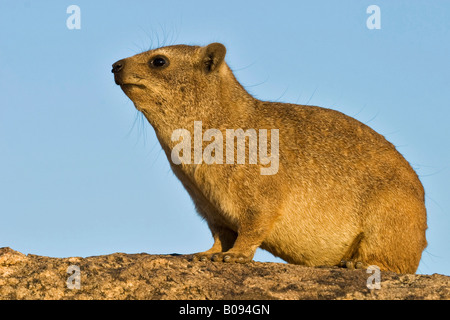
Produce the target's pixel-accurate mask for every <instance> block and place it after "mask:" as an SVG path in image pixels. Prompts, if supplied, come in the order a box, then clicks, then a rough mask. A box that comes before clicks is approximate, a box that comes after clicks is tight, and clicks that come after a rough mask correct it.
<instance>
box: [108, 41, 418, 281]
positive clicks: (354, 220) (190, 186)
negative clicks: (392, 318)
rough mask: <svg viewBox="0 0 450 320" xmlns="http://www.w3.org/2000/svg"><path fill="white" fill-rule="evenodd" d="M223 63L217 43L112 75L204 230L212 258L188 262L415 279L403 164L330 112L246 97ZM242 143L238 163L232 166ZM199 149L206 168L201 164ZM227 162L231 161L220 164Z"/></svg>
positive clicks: (146, 60) (135, 62)
mask: <svg viewBox="0 0 450 320" xmlns="http://www.w3.org/2000/svg"><path fill="white" fill-rule="evenodd" d="M225 52H226V50H225V47H224V46H223V45H222V44H218V43H213V44H210V45H208V46H205V47H198V46H186V45H176V46H169V47H162V48H158V49H155V50H150V51H147V52H144V53H141V54H138V55H135V56H132V57H130V58H126V59H123V60H120V61H118V62H116V63H115V64H114V65H113V70H112V72H113V73H114V76H115V81H116V83H117V84H118V85H120V86H121V88H122V90H123V91H124V92H125V94H126V95H127V96H128V97H129V98H130V99H131V100H132V101H133V102H134V104H135V106H136V108H137V109H138V110H140V111H141V112H142V113H143V114H144V115H145V117H146V118H147V119H148V121H149V122H150V124H151V125H152V126H153V128H154V129H155V132H156V135H157V137H158V139H159V141H160V143H161V146H162V148H163V150H164V151H165V153H166V155H167V158H168V160H169V162H170V163H171V167H172V169H173V171H174V173H175V175H176V176H177V177H178V178H179V179H180V180H181V182H182V183H183V185H184V187H185V188H186V190H187V191H188V193H189V194H190V196H191V197H192V199H193V201H194V203H195V206H196V209H197V211H198V213H199V214H200V215H201V216H202V217H203V218H204V219H205V220H206V221H207V223H208V226H209V228H210V229H211V232H212V235H213V238H214V244H213V246H212V248H211V249H209V250H207V251H205V252H202V253H198V254H196V255H195V256H194V257H195V259H200V260H204V259H212V260H214V261H225V262H233V261H236V262H248V261H251V260H252V258H253V255H254V253H255V250H256V249H257V248H258V247H261V248H263V249H266V250H268V251H269V252H271V253H272V254H274V255H275V256H278V257H281V258H282V259H284V260H286V261H287V262H290V263H297V264H304V265H308V266H319V265H329V266H333V265H339V264H340V263H342V261H343V262H344V265H346V266H347V267H351V266H352V265H355V264H356V266H357V267H360V266H365V265H377V266H378V267H380V268H381V269H382V270H391V271H395V272H401V273H414V272H415V271H416V269H417V267H418V264H419V260H420V258H421V254H422V251H423V249H424V248H425V247H426V244H427V242H426V239H425V231H426V228H427V224H426V210H425V204H424V190H423V187H422V185H421V183H420V181H419V179H418V177H417V175H416V173H415V172H414V170H413V169H412V168H411V166H410V165H409V163H408V162H407V161H406V160H405V159H404V158H403V157H402V155H401V154H400V153H398V152H397V151H396V149H395V148H394V146H393V145H392V144H391V143H389V142H388V141H386V139H385V138H384V137H383V136H381V135H379V134H378V133H376V132H375V131H373V130H372V129H371V128H369V127H368V126H366V125H364V124H362V123H360V122H358V121H357V120H355V119H353V118H351V117H348V116H346V115H344V114H342V113H340V112H338V111H334V110H330V109H325V108H320V107H314V106H305V105H294V104H287V103H274V102H265V101H260V100H257V99H255V98H253V97H252V96H251V95H250V94H249V93H247V91H246V90H245V89H244V88H243V87H242V86H241V85H240V84H239V82H238V81H237V80H236V79H235V77H234V76H233V73H232V72H231V70H230V69H229V67H228V66H227V64H226V63H225V61H224V57H225ZM238 129H242V131H243V132H244V134H247V137H246V138H244V139H245V140H242V139H241V140H240V142H239V141H238V140H239V138H236V139H234V138H233V137H231V138H232V139H231V140H230V141H228V140H227V139H226V137H227V130H228V131H230V130H235V132H237V130H238ZM208 130H214V131H208ZM242 131H241V133H242ZM211 132H214V134H210V133H211ZM264 132H265V134H266V136H264V135H261V133H264ZM208 133H209V134H208ZM251 133H256V134H257V143H258V148H261V145H264V143H266V145H265V146H266V149H264V150H266V151H268V152H267V155H269V156H270V155H271V156H272V157H271V158H270V159H272V160H273V162H272V163H269V162H268V161H265V162H264V161H263V160H264V158H263V157H262V154H261V152H260V153H258V154H257V157H256V158H255V157H254V156H255V155H254V153H252V150H253V151H254V150H255V149H252V148H253V147H251V146H250V145H251V143H250V140H251V139H253V138H254V136H252V135H251ZM258 133H259V136H258ZM199 136H200V138H199ZM191 138H192V141H193V142H192V143H191V141H188V140H189V139H191ZM264 138H265V140H264ZM274 138H275V139H274ZM185 139H187V140H185ZM199 139H200V140H199ZM231 141H233V142H236V144H231V143H230V144H226V142H231ZM213 142H214V143H215V144H214V148H211V146H212V143H213ZM243 143H244V144H245V145H244V147H245V156H246V157H245V162H244V163H242V161H239V160H235V159H237V157H238V154H239V150H238V149H239V148H240V147H242V145H243ZM181 144H182V145H183V146H184V148H181V149H180V145H181ZM222 145H223V148H222V153H221V147H222ZM208 146H209V149H208ZM199 147H200V154H199V152H198V148H199ZM230 148H231V149H230ZM212 149H213V152H211V150H212ZM175 150H177V151H178V155H179V156H178V157H174V152H175ZM180 150H182V151H180ZM206 150H209V151H210V156H211V157H210V158H209V160H211V159H212V160H214V161H207V160H206V159H203V158H202V155H203V156H204V155H205V153H206ZM259 150H260V151H261V149H259ZM230 151H231V154H232V155H233V157H234V155H236V158H233V159H232V160H233V161H230V160H229V158H228V157H226V159H225V154H226V155H227V156H228V153H229V152H230ZM201 152H205V153H203V154H202V153H201ZM233 152H234V153H233ZM241 152H242V149H241ZM199 155H200V158H199V157H198V156H199ZM241 156H242V154H241ZM252 156H253V158H252V159H253V160H252V161H251V160H250V158H251V157H252ZM180 159H182V160H183V161H180ZM255 159H256V160H257V161H256V162H255ZM267 159H268V158H266V159H265V160H267ZM269 165H270V166H272V168H271V169H273V170H272V172H271V173H270V172H269V174H267V173H265V174H262V173H263V170H264V169H267V167H268V166H269Z"/></svg>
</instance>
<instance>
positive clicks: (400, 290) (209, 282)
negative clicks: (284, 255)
mask: <svg viewBox="0 0 450 320" xmlns="http://www.w3.org/2000/svg"><path fill="white" fill-rule="evenodd" d="M70 266H75V267H72V268H73V269H74V270H75V271H73V270H72V271H71V272H70V273H67V271H68V268H69V267H70ZM77 268H79V269H77ZM69 270H70V269H69ZM76 270H79V279H80V283H79V284H80V288H79V289H77V288H76V284H77V282H76V279H77V276H78V273H77V271H76ZM370 276H371V274H369V273H366V271H365V270H346V269H340V268H310V267H304V266H298V265H290V264H282V263H262V262H252V263H250V264H245V265H242V264H223V263H213V262H190V261H189V256H183V255H149V254H124V253H115V254H111V255H104V256H94V257H87V258H80V257H73V258H50V257H43V256H36V255H31V254H30V255H24V254H22V253H20V252H17V251H14V250H12V249H10V248H0V299H84V300H90V299H166V300H167V299H169V300H179V299H183V300H185V299H187V300H192V299H200V300H204V299H208V300H211V299H212V300H216V299H258V300H259V299H264V300H266V299H447V300H448V299H450V277H448V276H444V275H439V274H434V275H411V274H396V273H392V272H381V275H380V278H381V283H380V284H381V288H380V289H372V290H369V289H368V288H367V285H366V284H367V279H368V278H369V277H370ZM68 280H69V281H68Z"/></svg>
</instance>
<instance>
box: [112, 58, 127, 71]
mask: <svg viewBox="0 0 450 320" xmlns="http://www.w3.org/2000/svg"><path fill="white" fill-rule="evenodd" d="M124 65H125V61H124V60H119V61H117V62H115V63H114V64H113V65H112V70H111V72H112V73H118V72H120V70H122V69H123V67H124Z"/></svg>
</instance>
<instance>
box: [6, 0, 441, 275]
mask: <svg viewBox="0 0 450 320" xmlns="http://www.w3.org/2000/svg"><path fill="white" fill-rule="evenodd" d="M0 4H1V10H0V61H1V62H2V67H1V71H0V75H1V76H0V247H3V246H9V247H11V248H13V249H15V250H18V251H21V252H23V253H33V254H38V255H46V256H54V257H67V256H92V255H102V254H109V253H113V252H127V253H136V252H147V253H155V254H156V253H175V252H176V253H193V252H198V251H203V250H206V249H208V248H209V247H210V245H211V244H212V239H211V236H210V232H209V230H208V227H207V226H206V224H205V223H204V222H203V221H202V220H201V219H200V218H199V216H198V215H197V214H196V213H195V211H194V207H193V204H192V202H191V200H190V199H189V197H188V195H187V193H186V192H185V191H184V189H183V187H182V186H181V184H180V183H179V182H178V180H177V179H176V178H175V176H174V175H173V174H172V173H171V171H170V168H169V164H168V161H167V159H166V157H165V155H164V154H163V152H162V151H161V148H160V146H159V144H158V142H157V140H156V137H155V135H154V132H153V129H152V128H151V127H150V125H149V124H148V123H146V121H145V120H144V119H143V118H142V117H141V116H140V115H139V114H138V113H137V111H136V110H135V108H134V106H133V104H132V102H131V101H129V99H128V98H127V97H126V96H125V95H124V94H123V92H122V91H121V90H120V88H119V87H117V86H116V85H115V84H114V81H113V76H112V74H111V72H110V70H111V64H112V63H113V62H115V61H117V60H119V59H121V58H125V57H128V56H131V55H134V54H136V53H139V52H142V51H145V50H147V49H149V48H150V47H156V46H158V44H163V43H165V44H179V43H183V44H196V45H206V44H208V43H211V42H222V43H223V44H225V45H226V47H227V56H226V61H227V63H228V64H229V65H230V67H231V68H232V69H233V70H234V71H235V75H236V77H237V78H238V80H239V81H240V82H241V83H242V84H243V85H244V86H245V87H246V88H247V89H248V91H249V92H250V93H252V94H253V95H254V96H255V97H257V98H259V99H263V100H277V101H282V102H293V103H302V104H312V105H319V106H323V107H328V108H333V109H337V110H339V111H341V112H344V113H346V114H348V115H350V116H354V117H355V118H357V119H358V120H360V121H362V122H364V123H367V124H368V125H370V126H371V127H372V128H374V129H375V130H376V131H378V132H379V133H381V134H383V135H384V136H385V137H386V138H387V139H388V140H389V141H391V142H392V143H394V144H395V145H396V146H397V147H398V150H399V151H400V152H401V153H402V154H403V155H404V156H405V158H406V159H407V160H408V161H409V162H410V163H411V164H412V166H413V167H414V168H415V169H416V171H417V172H418V174H419V176H420V178H421V181H422V183H423V185H424V187H425V191H426V205H427V210H428V225H429V230H428V232H427V238H428V242H429V246H428V248H427V249H426V250H425V252H424V253H423V256H422V261H421V264H420V266H419V270H418V273H423V274H432V273H442V274H447V275H450V233H449V229H450V228H449V227H450V197H449V184H450V183H449V181H450V171H449V163H450V142H449V133H450V129H449V125H448V119H449V117H450V59H449V58H448V57H450V41H449V39H450V19H449V18H448V17H449V16H450V3H449V2H447V1H400V0H398V1H385V0H383V1H308V2H306V1H278V2H276V3H274V2H272V1H270V2H269V1H226V2H224V1H223V2H211V1H78V0H74V1H60V0H59V1H31V0H29V1H23V0H15V1H5V0H1V1H0ZM72 4H75V5H78V6H79V7H80V9H81V29H79V30H69V29H68V28H67V26H66V19H67V18H68V17H69V14H67V13H66V9H67V7H68V6H69V5H72ZM372 4H375V5H378V6H379V7H380V10H381V29H379V30H369V29H368V28H367V27H366V20H367V18H368V17H369V14H367V13H366V9H367V7H368V6H369V5H372ZM255 259H256V260H259V261H280V260H279V259H275V258H274V257H273V256H272V255H270V254H269V253H267V252H264V251H262V250H259V251H258V252H257V254H256V256H255Z"/></svg>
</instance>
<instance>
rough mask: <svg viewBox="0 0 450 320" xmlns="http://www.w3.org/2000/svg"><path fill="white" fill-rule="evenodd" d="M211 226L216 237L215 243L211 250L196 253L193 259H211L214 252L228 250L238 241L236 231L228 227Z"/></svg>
mask: <svg viewBox="0 0 450 320" xmlns="http://www.w3.org/2000/svg"><path fill="white" fill-rule="evenodd" d="M209 228H210V230H211V233H212V235H213V238H214V244H213V246H212V247H211V249H209V250H206V251H204V252H199V253H195V254H194V257H193V258H192V260H193V261H209V260H211V258H212V256H213V255H214V254H217V253H220V252H225V251H228V250H229V249H230V248H232V247H233V245H234V242H235V241H236V237H237V234H236V232H234V231H232V230H230V229H228V228H226V227H220V226H217V225H211V224H209Z"/></svg>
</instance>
